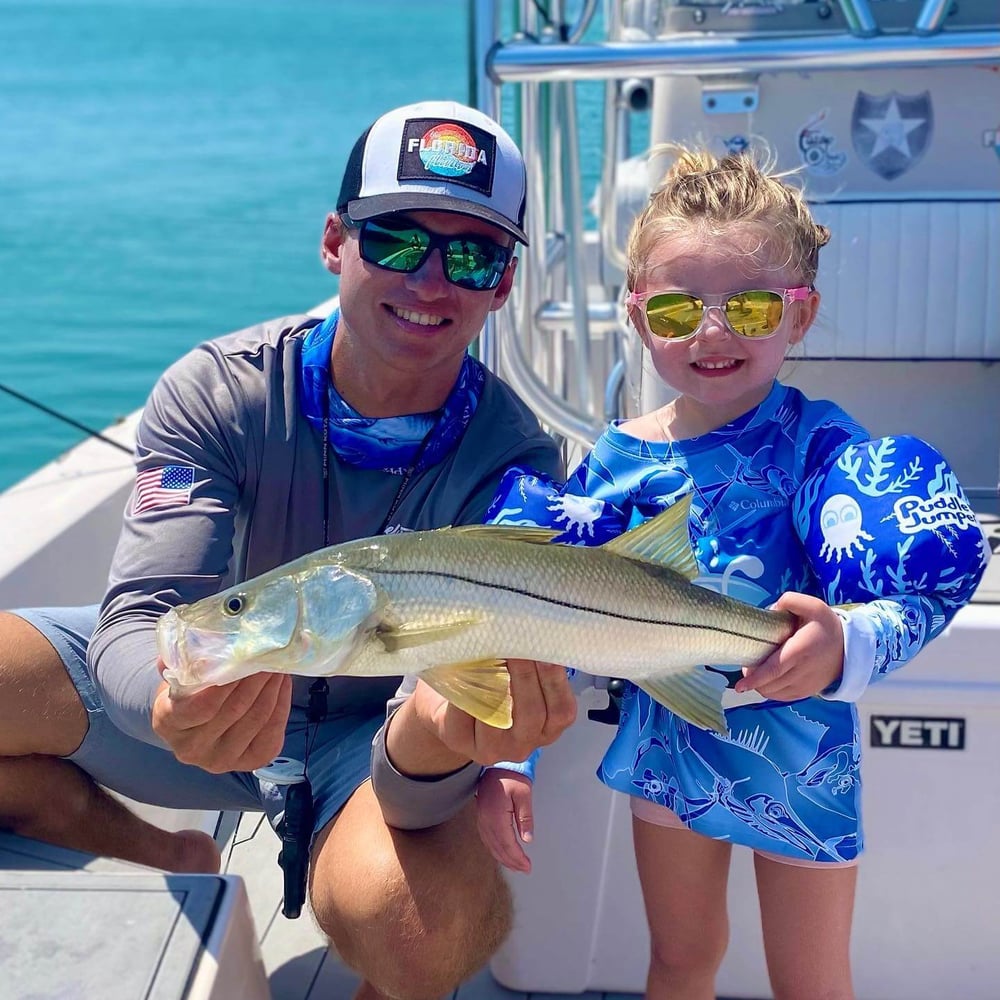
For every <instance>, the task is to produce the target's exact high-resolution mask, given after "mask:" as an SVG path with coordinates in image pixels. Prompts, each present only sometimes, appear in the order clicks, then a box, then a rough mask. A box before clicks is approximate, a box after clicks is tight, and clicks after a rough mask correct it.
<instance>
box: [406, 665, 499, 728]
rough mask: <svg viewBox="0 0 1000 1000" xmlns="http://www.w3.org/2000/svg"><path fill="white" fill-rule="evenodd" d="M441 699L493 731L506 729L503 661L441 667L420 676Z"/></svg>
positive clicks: (432, 668) (431, 668)
mask: <svg viewBox="0 0 1000 1000" xmlns="http://www.w3.org/2000/svg"><path fill="white" fill-rule="evenodd" d="M420 679H421V680H422V681H426V682H427V684H429V685H430V686H431V687H432V688H434V690H435V691H437V693H438V694H439V695H441V697H442V698H447V699H448V701H450V702H451V703H452V704H453V705H454V706H455V707H456V708H460V709H461V710H462V711H463V712H467V713H468V714H469V715H471V716H473V717H474V718H476V719H478V720H479V721H480V722H485V723H486V725H488V726H493V727H494V728H496V729H510V727H511V726H512V725H513V724H514V720H513V717H512V715H511V698H510V674H508V673H507V661H506V660H498V659H495V658H492V659H485V660H470V661H469V662H467V663H445V664H442V665H441V666H439V667H430V668H428V669H427V670H424V671H423V672H422V673H421V674H420Z"/></svg>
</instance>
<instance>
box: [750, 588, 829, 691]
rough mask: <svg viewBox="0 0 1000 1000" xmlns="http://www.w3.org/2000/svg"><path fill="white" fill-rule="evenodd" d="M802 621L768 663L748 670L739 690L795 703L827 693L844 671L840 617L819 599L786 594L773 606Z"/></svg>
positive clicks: (768, 659) (766, 661) (767, 660)
mask: <svg viewBox="0 0 1000 1000" xmlns="http://www.w3.org/2000/svg"><path fill="white" fill-rule="evenodd" d="M772 607H773V608H774V609H776V610H780V611H790V612H791V613H792V614H793V615H795V617H796V618H797V619H798V625H797V626H796V628H795V631H794V632H793V633H792V634H791V635H790V636H789V637H788V638H787V639H786V640H785V641H784V643H782V644H781V646H779V647H778V648H777V649H776V650H775V651H774V652H773V653H772V654H771V655H770V656H769V657H768V658H767V659H766V660H764V661H762V662H761V663H759V664H758V665H757V666H756V667H744V668H743V678H742V679H741V680H739V681H737V683H736V690H737V691H739V692H744V691H757V692H758V693H759V694H761V695H763V696H764V697H765V698H772V699H774V700H775V701H795V700H796V699H797V698H809V697H811V696H812V695H815V694H819V693H820V691H825V690H826V689H827V688H828V687H829V686H830V685H831V684H833V683H835V682H837V681H839V680H840V677H841V674H842V672H843V669H844V631H843V628H842V627H841V623H840V618H839V617H838V616H837V614H836V613H835V612H834V611H833V610H832V609H831V608H830V607H829V605H827V604H825V603H824V602H823V601H821V600H820V599H819V598H818V597H810V596H809V595H808V594H796V593H791V592H790V593H787V594H782V595H781V597H779V598H778V600H777V602H776V603H775V604H773V605H772Z"/></svg>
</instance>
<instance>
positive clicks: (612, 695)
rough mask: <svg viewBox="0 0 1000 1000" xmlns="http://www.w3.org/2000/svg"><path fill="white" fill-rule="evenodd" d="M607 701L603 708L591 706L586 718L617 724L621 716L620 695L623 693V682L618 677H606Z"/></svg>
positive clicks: (611, 724)
mask: <svg viewBox="0 0 1000 1000" xmlns="http://www.w3.org/2000/svg"><path fill="white" fill-rule="evenodd" d="M607 690H608V703H607V705H606V706H605V707H604V708H591V709H588V711H587V718H588V719H590V720H591V721H592V722H605V723H607V724H608V725H609V726H617V725H618V720H619V719H620V718H621V714H622V713H621V705H622V695H623V694H624V693H625V682H624V681H623V680H622V679H621V678H620V677H609V678H608V685H607Z"/></svg>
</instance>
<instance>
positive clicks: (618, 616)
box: [373, 567, 780, 646]
mask: <svg viewBox="0 0 1000 1000" xmlns="http://www.w3.org/2000/svg"><path fill="white" fill-rule="evenodd" d="M373 575H375V574H373ZM378 575H383V576H421V577H434V578H435V579H443V580H453V581H454V582H455V583H467V584H470V585H471V586H475V587H482V588H484V589H486V590H499V591H503V592H504V593H508V594H515V595H516V596H518V597H525V598H530V599H532V600H536V601H538V602H539V603H541V604H548V605H551V606H553V607H557V608H566V609H568V610H572V611H585V612H587V613H588V614H593V615H598V616H603V617H605V618H611V619H614V620H616V621H624V622H631V623H632V624H634V625H660V626H663V627H670V628H680V629H695V630H697V631H701V632H714V633H716V634H718V635H726V636H732V637H734V638H737V639H749V640H751V641H753V642H762V643H767V644H769V645H772V646H777V645H780V642H775V641H774V640H773V639H770V638H766V637H763V636H759V635H754V634H752V633H749V632H740V631H737V630H735V629H731V628H726V627H725V626H723V625H715V624H713V623H710V622H709V623H706V622H682V621H673V620H671V619H669V618H667V619H664V618H644V617H640V616H638V615H629V614H626V613H625V612H619V611H611V610H609V609H607V608H594V607H590V606H588V605H586V604H574V603H573V602H572V601H562V600H560V599H559V598H557V597H550V596H548V595H547V594H539V593H536V592H534V591H531V590H524V589H522V588H520V587H515V586H511V585H509V584H503V583H487V582H486V581H484V580H479V579H476V578H475V577H471V576H460V575H459V574H457V573H448V572H445V571H443V570H429V569H387V568H385V567H381V568H380V569H379V570H378ZM691 586H694V584H691ZM701 589H703V590H704V591H705V593H706V594H715V596H717V597H719V596H722V595H719V594H716V593H715V591H713V590H708V589H707V588H701ZM747 607H749V608H753V610H755V611H762V612H763V611H765V609H764V608H754V607H753V605H750V604H748V605H747Z"/></svg>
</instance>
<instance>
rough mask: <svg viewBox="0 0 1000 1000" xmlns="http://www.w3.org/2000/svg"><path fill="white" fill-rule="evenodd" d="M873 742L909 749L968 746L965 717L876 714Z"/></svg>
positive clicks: (952, 748) (874, 744) (871, 738)
mask: <svg viewBox="0 0 1000 1000" xmlns="http://www.w3.org/2000/svg"><path fill="white" fill-rule="evenodd" d="M869 743H870V744H871V745H872V746H873V747H901V748H903V749H908V750H964V749H965V719H921V718H915V717H913V716H908V715H900V716H892V715H873V716H872V718H871V729H870V731H869Z"/></svg>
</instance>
